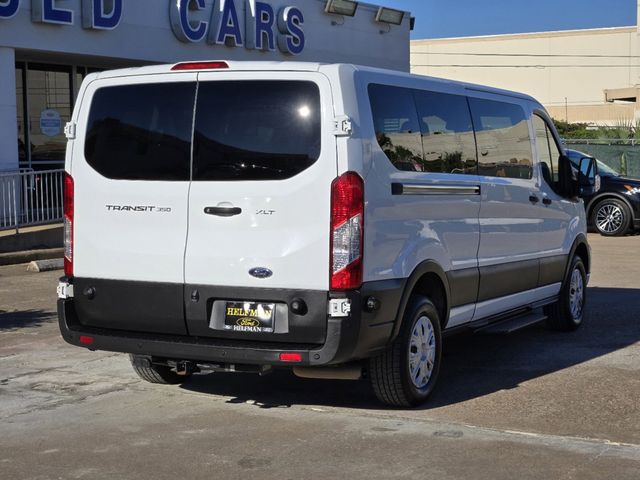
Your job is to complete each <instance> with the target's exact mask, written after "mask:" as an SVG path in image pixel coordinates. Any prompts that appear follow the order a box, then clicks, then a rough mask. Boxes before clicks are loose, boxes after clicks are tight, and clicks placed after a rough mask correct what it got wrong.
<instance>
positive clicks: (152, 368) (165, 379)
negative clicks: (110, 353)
mask: <svg viewBox="0 0 640 480" xmlns="http://www.w3.org/2000/svg"><path fill="white" fill-rule="evenodd" d="M129 359H130V360H131V366H132V367H133V371H134V372H136V373H137V374H138V376H139V377H140V378H141V379H142V380H144V381H146V382H149V383H160V384H163V385H176V384H178V383H183V382H184V381H185V380H186V379H187V378H188V377H189V375H178V374H177V373H176V372H175V371H174V370H172V369H171V367H168V366H167V365H156V364H154V363H151V360H150V359H149V357H144V356H141V355H129Z"/></svg>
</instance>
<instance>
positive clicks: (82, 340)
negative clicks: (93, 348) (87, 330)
mask: <svg viewBox="0 0 640 480" xmlns="http://www.w3.org/2000/svg"><path fill="white" fill-rule="evenodd" d="M80 343H81V344H83V345H91V344H92V343H93V337H89V336H88V335H80Z"/></svg>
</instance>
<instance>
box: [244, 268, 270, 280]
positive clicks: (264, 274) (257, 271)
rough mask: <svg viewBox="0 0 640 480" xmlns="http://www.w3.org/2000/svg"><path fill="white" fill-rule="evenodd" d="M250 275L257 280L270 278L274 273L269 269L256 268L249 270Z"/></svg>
mask: <svg viewBox="0 0 640 480" xmlns="http://www.w3.org/2000/svg"><path fill="white" fill-rule="evenodd" d="M249 275H251V276H252V277H256V278H269V277H270V276H271V275H273V272H272V271H271V270H269V269H268V268H264V267H256V268H252V269H251V270H249Z"/></svg>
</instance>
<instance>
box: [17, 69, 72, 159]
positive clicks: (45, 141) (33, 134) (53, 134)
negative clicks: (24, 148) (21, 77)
mask: <svg viewBox="0 0 640 480" xmlns="http://www.w3.org/2000/svg"><path fill="white" fill-rule="evenodd" d="M26 93H27V97H28V109H29V111H28V115H29V122H28V123H29V141H30V144H31V162H30V165H31V166H32V167H33V168H34V169H36V170H43V169H48V168H58V167H59V166H60V165H61V164H62V163H63V162H64V156H65V148H66V138H65V136H64V125H65V123H66V122H68V121H69V119H70V118H71V68H70V67H58V66H44V65H32V64H29V65H28V68H27V92H26Z"/></svg>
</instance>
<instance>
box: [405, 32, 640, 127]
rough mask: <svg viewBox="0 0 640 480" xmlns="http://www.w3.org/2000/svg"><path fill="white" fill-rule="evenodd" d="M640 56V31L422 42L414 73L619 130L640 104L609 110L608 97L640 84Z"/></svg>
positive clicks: (415, 45) (416, 46) (414, 46)
mask: <svg viewBox="0 0 640 480" xmlns="http://www.w3.org/2000/svg"><path fill="white" fill-rule="evenodd" d="M637 55H638V31H637V28H636V27H622V28H605V29H591V30H574V31H564V32H545V33H533V34H517V35H495V36H485V37H469V38H452V39H435V40H416V41H413V42H411V70H412V72H414V73H418V74H423V75H432V76H436V77H443V78H451V79H456V80H463V81H468V82H473V83H480V84H484V85H490V86H494V87H500V88H506V89H509V90H516V91H520V92H524V93H527V94H529V95H532V96H533V97H535V98H536V99H537V100H538V101H540V102H541V103H542V104H543V105H545V107H547V108H548V109H549V110H550V111H553V112H554V115H555V116H556V117H557V118H560V119H562V120H564V119H565V116H568V120H569V121H578V120H579V121H593V122H594V123H614V122H615V121H616V119H617V117H624V116H627V117H630V118H629V119H633V111H634V105H626V106H624V105H623V106H622V108H617V106H613V105H612V104H605V103H604V92H603V91H604V90H605V89H616V88H627V87H632V86H634V85H636V84H638V83H640V77H639V75H640V70H639V68H638V67H637V65H638V63H639V62H638V58H636V57H637ZM593 106H597V107H598V108H596V109H594V108H592V107H593ZM587 107H588V108H587ZM583 114H584V115H583ZM585 115H586V118H585ZM572 117H573V118H572ZM589 117H594V118H589ZM629 119H627V120H629ZM620 120H623V119H622V118H621V119H620Z"/></svg>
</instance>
